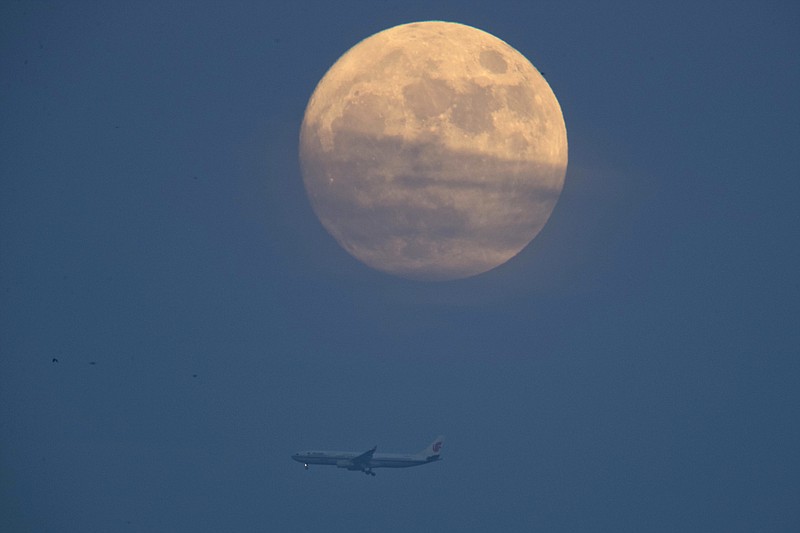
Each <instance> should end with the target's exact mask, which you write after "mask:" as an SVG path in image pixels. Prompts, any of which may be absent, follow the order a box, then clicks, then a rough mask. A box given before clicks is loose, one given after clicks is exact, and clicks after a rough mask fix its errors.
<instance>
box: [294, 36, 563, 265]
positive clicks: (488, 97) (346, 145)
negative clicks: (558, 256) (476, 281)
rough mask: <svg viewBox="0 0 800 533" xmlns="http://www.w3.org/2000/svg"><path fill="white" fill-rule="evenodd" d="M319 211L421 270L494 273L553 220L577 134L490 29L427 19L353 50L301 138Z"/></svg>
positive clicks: (370, 261) (358, 242)
mask: <svg viewBox="0 0 800 533" xmlns="http://www.w3.org/2000/svg"><path fill="white" fill-rule="evenodd" d="M300 161H301V167H302V171H303V180H304V184H305V187H306V190H307V192H308V195H309V198H310V200H311V203H312V207H313V208H314V212H315V213H316V214H317V216H318V217H319V219H320V221H321V222H322V224H323V226H324V227H325V228H326V229H327V230H328V232H330V233H331V235H333V237H334V238H335V239H336V240H337V241H338V242H339V243H340V245H341V246H342V247H343V248H345V250H347V251H348V252H349V253H350V254H352V255H353V256H355V257H356V258H357V259H359V260H361V261H363V262H364V263H366V264H367V265H369V266H371V267H373V268H376V269H378V270H382V271H384V272H388V273H391V274H395V275H399V276H402V277H406V278H411V279H419V280H447V279H457V278H463V277H468V276H473V275H476V274H479V273H482V272H485V271H487V270H490V269H492V268H494V267H496V266H498V265H500V264H502V263H504V262H506V261H507V260H508V259H510V258H511V257H513V256H514V255H516V254H517V253H518V252H519V251H520V250H521V249H522V248H524V247H525V246H526V245H527V244H528V243H529V242H530V241H531V240H532V239H533V238H534V237H535V236H536V235H537V234H538V233H539V231H540V230H541V229H542V227H543V226H544V224H545V222H546V221H547V219H548V217H549V216H550V213H551V212H552V210H553V208H554V206H555V204H556V202H557V200H558V197H559V195H560V193H561V189H562V187H563V183H564V175H565V172H566V165H567V138H566V128H565V125H564V120H563V117H562V114H561V108H560V106H559V105H558V101H557V100H556V98H555V95H554V94H553V92H552V90H551V89H550V87H549V85H548V84H547V82H546V81H545V80H544V78H543V77H542V76H541V75H540V74H539V72H538V71H537V70H536V69H535V68H534V67H533V66H532V65H531V64H530V62H528V61H527V60H526V59H525V58H524V57H523V56H522V55H521V54H520V53H519V52H517V51H516V50H514V49H513V48H511V47H510V46H509V45H507V44H506V43H504V42H503V41H501V40H499V39H497V38H496V37H493V36H491V35H489V34H488V33H485V32H483V31H481V30H478V29H475V28H471V27H469V26H464V25H461V24H454V23H446V22H422V23H415V24H407V25H402V26H397V27H395V28H391V29H389V30H386V31H383V32H380V33H378V34H375V35H373V36H372V37H369V38H367V39H365V40H364V41H362V42H361V43H359V44H358V45H356V46H355V47H353V48H352V49H351V50H350V51H348V52H347V53H346V54H345V55H344V56H342V57H341V58H340V59H339V61H337V62H336V64H334V65H333V67H331V69H330V70H329V71H328V73H327V74H326V75H325V77H323V79H322V80H321V81H320V83H319V85H318V86H317V88H316V90H315V91H314V94H313V95H312V97H311V99H310V101H309V104H308V107H307V108H306V113H305V117H304V120H303V125H302V129H301V134H300Z"/></svg>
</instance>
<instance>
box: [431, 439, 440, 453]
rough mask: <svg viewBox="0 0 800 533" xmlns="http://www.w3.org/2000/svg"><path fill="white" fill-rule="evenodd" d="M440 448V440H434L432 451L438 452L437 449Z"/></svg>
mask: <svg viewBox="0 0 800 533" xmlns="http://www.w3.org/2000/svg"><path fill="white" fill-rule="evenodd" d="M441 449H442V441H436V442H434V443H433V453H439V450H441Z"/></svg>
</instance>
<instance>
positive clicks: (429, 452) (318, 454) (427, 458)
mask: <svg viewBox="0 0 800 533" xmlns="http://www.w3.org/2000/svg"><path fill="white" fill-rule="evenodd" d="M443 443H444V437H443V436H441V435H440V436H439V437H436V440H434V441H433V442H432V443H431V444H430V446H428V447H427V448H425V449H424V450H422V451H421V452H419V453H415V454H399V453H375V450H377V449H378V447H377V446H373V447H372V448H371V449H369V450H367V451H365V452H363V453H358V452H329V451H304V452H297V453H295V454H294V455H292V459H294V460H295V461H297V462H298V463H303V466H305V467H306V470H308V465H335V466H336V467H338V468H346V469H347V470H353V471H360V472H364V473H365V474H366V475H368V476H374V475H375V472H373V471H372V469H373V468H408V467H409V466H419V465H426V464H428V463H433V462H435V461H439V460H441V458H442V457H441V453H442V444H443Z"/></svg>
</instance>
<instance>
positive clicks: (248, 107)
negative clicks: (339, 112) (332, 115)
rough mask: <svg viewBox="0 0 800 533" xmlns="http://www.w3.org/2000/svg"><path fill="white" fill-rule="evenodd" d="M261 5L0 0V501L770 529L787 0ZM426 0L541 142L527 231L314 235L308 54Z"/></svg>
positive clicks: (60, 516) (797, 20)
mask: <svg viewBox="0 0 800 533" xmlns="http://www.w3.org/2000/svg"><path fill="white" fill-rule="evenodd" d="M272 4H273V3H272V2H260V3H235V4H229V3H222V2H220V3H211V2H182V3H175V2H100V3H48V2H37V3H32V2H5V3H3V5H2V7H0V73H1V74H0V113H1V114H0V142H1V143H2V149H1V150H0V355H1V357H0V529H2V530H3V531H36V532H40V531H81V532H91V531H98V532H100V531H102V532H107V531H187V532H189V531H191V532H200V531H304V532H307V531H386V532H399V531H433V530H436V531H476V532H477V531H490V530H491V531H539V530H540V531H632V532H633V531H636V532H639V531H665V532H674V531H703V532H707V531H725V532H731V531H796V530H798V529H800V485H799V484H798V482H797V480H798V478H800V460H799V459H798V457H799V455H798V450H800V388H798V382H800V349H799V348H798V347H799V346H800V327H799V326H800V324H799V323H798V317H799V316H800V284H799V283H798V275H797V273H798V272H800V253H799V252H798V235H800V215H798V208H797V205H798V201H800V182H799V181H798V177H800V150H798V147H799V146H800V97H798V96H799V95H800V37H798V36H800V32H798V31H797V29H798V27H800V8H798V4H797V3H796V2H700V3H698V2H677V3H676V2H671V3H663V2H660V3H645V4H642V2H609V3H603V2H564V1H561V2H531V3H516V2H430V1H426V2H398V3H395V4H390V5H387V4H384V3H377V2H343V3H330V2H319V3H310V2H306V3H302V2H300V3H299V5H296V6H291V7H290V6H289V5H288V4H289V3H286V5H285V6H277V7H276V6H274V5H272ZM334 4H335V5H336V7H333V6H334ZM430 19H441V20H448V21H454V22H461V23H465V24H469V25H473V26H476V27H478V28H480V29H483V30H485V31H488V32H490V33H492V34H494V35H496V36H497V37H499V38H501V39H503V40H505V41H506V42H508V43H509V44H511V45H512V46H514V47H515V48H516V49H518V50H519V51H520V52H521V53H523V54H524V55H525V56H526V57H528V58H529V59H530V60H531V62H532V63H533V64H534V65H535V66H536V67H537V68H539V69H540V70H541V71H543V72H544V74H545V76H546V78H547V80H548V81H549V83H550V85H551V86H552V88H553V90H554V91H555V94H556V96H557V97H558V99H559V101H560V103H561V106H562V109H563V112H564V117H565V120H566V124H567V132H568V137H569V145H570V162H569V168H568V170H567V178H566V183H565V187H564V191H563V193H562V196H561V199H560V201H559V203H558V205H557V206H556V209H555V211H554V213H553V215H552V217H551V219H550V221H549V222H548V224H547V226H546V227H545V229H544V230H543V232H542V233H541V234H540V236H539V237H537V238H536V239H535V240H534V242H532V243H531V244H530V245H529V246H528V247H527V248H526V249H525V250H523V251H522V252H521V253H520V254H519V255H518V256H517V257H516V258H514V259H513V260H511V261H510V262H509V263H507V264H505V265H503V266H501V267H499V268H497V269H495V270H493V271H490V272H488V273H486V274H484V275H481V276H478V277H475V278H471V279H466V280H461V281H454V282H447V283H438V284H431V283H418V282H412V281H407V280H402V279H399V278H393V277H390V276H387V275H385V274H382V273H379V272H376V271H373V270H370V269H369V268H367V267H366V266H364V265H362V264H360V263H358V262H357V261H356V260H355V259H353V258H351V257H350V256H349V255H347V253H345V252H344V251H343V250H341V249H340V248H339V247H338V245H337V244H336V243H335V242H334V241H333V239H332V238H331V237H330V236H329V235H328V234H327V233H325V231H324V230H323V228H322V226H321V225H320V224H319V222H318V221H317V219H316V218H315V217H314V214H313V213H312V211H311V208H310V206H309V204H308V201H307V199H306V197H305V193H304V190H303V186H302V180H301V177H300V174H299V165H298V162H297V139H298V133H299V128H300V122H301V120H302V115H303V111H304V108H305V104H306V102H307V100H308V98H309V96H310V95H311V93H312V91H313V90H314V87H315V85H316V83H317V82H318V81H319V79H320V78H321V77H322V76H323V75H324V73H325V71H326V70H327V68H328V67H330V66H331V65H332V64H333V63H334V62H335V61H336V59H338V57H339V56H340V55H341V54H343V53H344V52H345V51H346V50H347V49H348V48H350V47H351V46H353V45H354V44H356V43H357V42H358V41H360V40H361V39H363V38H366V37H368V36H369V35H371V34H373V33H375V32H377V31H380V30H382V29H385V28H388V27H391V26H394V25H397V24H401V23H406V22H412V21H416V20H430ZM54 357H56V358H58V363H52V362H51V360H52V358H54ZM91 363H94V364H91ZM195 376H196V377H195ZM439 433H444V434H445V435H446V436H447V442H446V444H445V448H444V456H445V460H444V461H443V462H441V463H438V464H433V465H428V466H425V467H420V468H415V469H410V470H381V471H378V476H377V477H375V478H372V477H367V476H364V475H363V474H358V473H351V472H346V471H342V470H338V469H334V468H321V467H320V468H312V469H311V470H309V471H304V470H303V468H302V466H301V465H299V464H297V463H295V462H293V461H291V459H290V458H289V454H290V453H292V452H294V451H296V450H298V449H306V448H328V449H352V450H366V449H368V448H369V447H371V446H372V445H374V444H377V445H378V450H379V451H386V452H393V451H394V452H405V451H409V452H410V451H416V450H419V449H421V448H422V447H423V446H425V445H426V444H428V443H429V442H430V441H431V440H432V438H433V437H434V436H435V435H437V434H439Z"/></svg>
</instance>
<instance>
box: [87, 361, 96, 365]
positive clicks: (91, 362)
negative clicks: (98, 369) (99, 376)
mask: <svg viewBox="0 0 800 533" xmlns="http://www.w3.org/2000/svg"><path fill="white" fill-rule="evenodd" d="M89 364H90V365H96V364H97V363H95V362H94V361H89Z"/></svg>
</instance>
